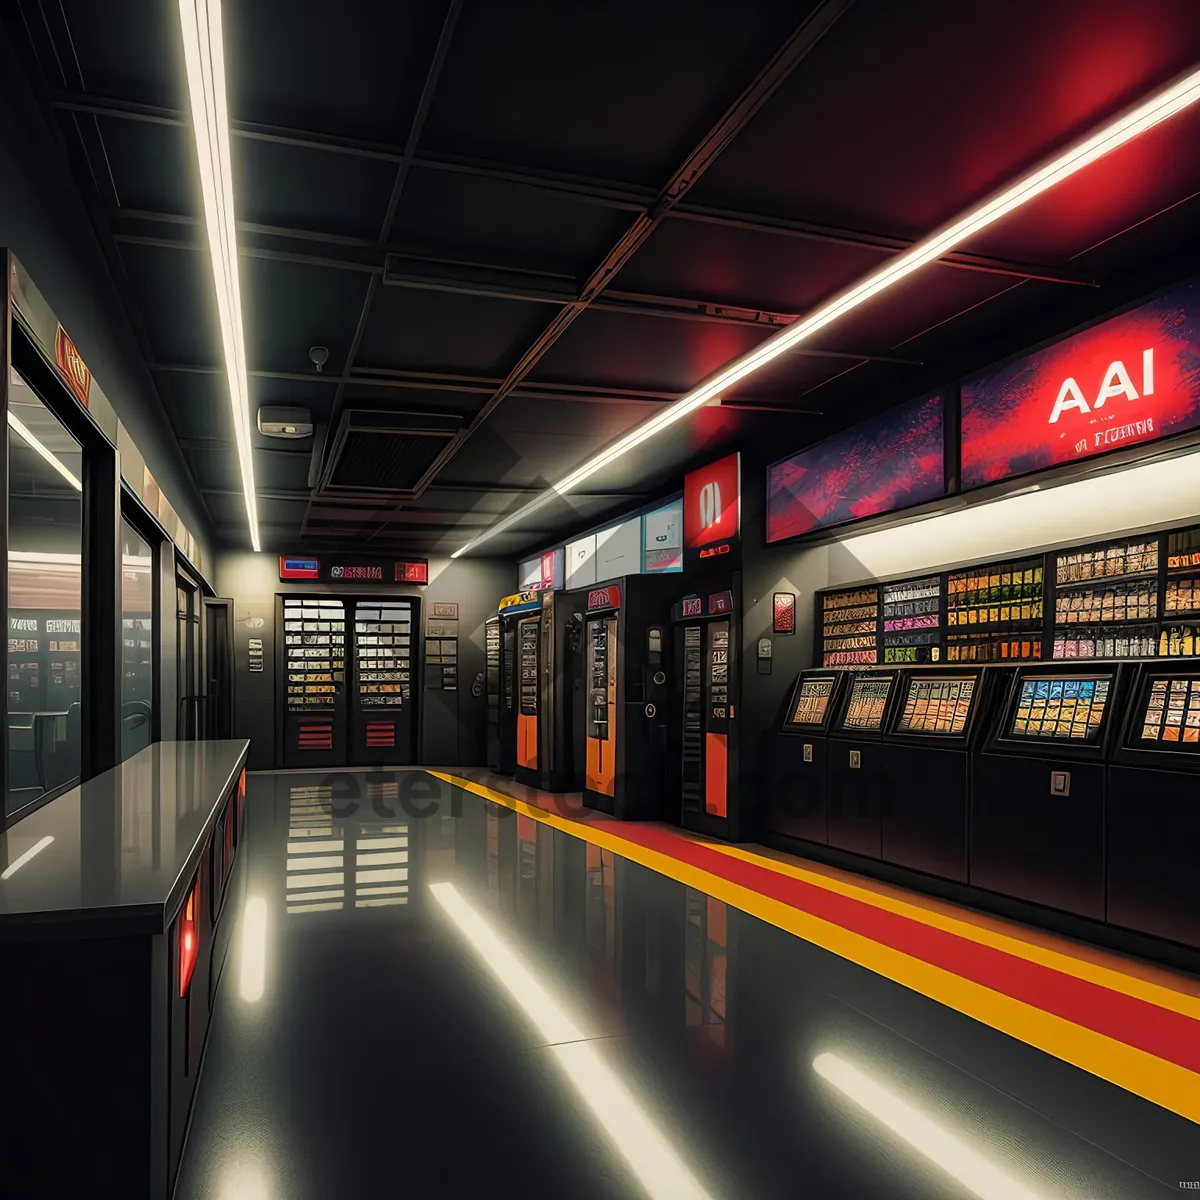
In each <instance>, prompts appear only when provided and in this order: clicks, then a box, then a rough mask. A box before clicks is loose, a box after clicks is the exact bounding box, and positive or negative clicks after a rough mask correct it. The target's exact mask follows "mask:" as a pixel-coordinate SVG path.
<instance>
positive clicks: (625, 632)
mask: <svg viewBox="0 0 1200 1200" xmlns="http://www.w3.org/2000/svg"><path fill="white" fill-rule="evenodd" d="M683 592H684V587H683V586H681V583H680V580H679V578H678V576H653V575H631V576H626V577H624V578H621V579H614V580H610V581H608V582H606V583H603V584H599V585H597V586H595V587H590V588H584V589H580V590H578V591H560V592H550V591H545V592H524V593H518V594H516V595H514V596H510V597H507V598H506V599H505V600H504V601H502V602H501V605H500V609H499V612H498V613H497V615H496V616H494V617H492V618H491V619H490V620H489V621H488V624H487V631H486V652H487V659H486V661H487V672H486V687H487V720H488V737H487V743H488V744H487V763H488V766H489V767H490V768H491V769H492V770H494V771H497V772H498V773H500V774H505V775H512V776H514V777H515V779H516V780H517V782H519V783H523V784H526V785H527V786H530V787H536V788H539V789H542V790H544V791H549V792H576V791H578V792H581V793H582V796H583V801H584V803H585V804H586V805H588V806H589V807H591V808H595V809H598V810H600V811H601V812H606V813H611V814H612V815H614V816H616V817H619V818H623V819H634V820H638V819H662V820H668V821H672V822H675V823H678V824H681V825H682V826H684V827H685V828H688V829H693V830H696V831H698V832H702V833H711V834H714V835H715V836H718V837H734V838H736V837H738V836H740V835H741V830H740V828H739V827H738V821H739V813H738V807H737V805H736V803H735V802H734V801H733V790H734V789H735V788H736V786H737V778H738V761H737V759H738V755H737V736H736V731H737V720H738V706H739V696H738V671H737V646H738V643H739V635H738V627H737V621H738V612H737V607H738V606H737V601H736V597H737V595H738V581H737V576H736V575H733V576H724V577H714V578H712V579H709V580H707V581H705V582H704V583H703V584H702V585H701V586H699V587H697V588H695V589H694V590H692V591H688V592H686V593H685V594H681V593H683Z"/></svg>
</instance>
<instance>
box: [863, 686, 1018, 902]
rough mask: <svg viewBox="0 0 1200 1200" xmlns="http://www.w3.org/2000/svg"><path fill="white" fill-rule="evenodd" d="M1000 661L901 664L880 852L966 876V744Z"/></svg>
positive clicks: (973, 737) (935, 871) (887, 754)
mask: <svg viewBox="0 0 1200 1200" xmlns="http://www.w3.org/2000/svg"><path fill="white" fill-rule="evenodd" d="M1003 672H1004V668H983V667H971V666H964V667H940V668H939V667H912V668H910V669H908V670H906V671H904V672H903V674H902V675H901V677H900V682H899V689H900V690H899V694H898V696H897V700H896V704H895V706H894V708H893V712H892V719H891V722H890V724H889V725H888V727H887V730H886V731H885V733H884V738H883V755H882V761H883V791H882V818H883V819H882V841H881V848H880V852H881V857H882V858H883V860H884V861H885V862H890V863H896V864H898V865H900V866H905V867H911V868H913V869H914V870H917V871H924V872H926V873H927V874H929V875H938V876H941V877H942V878H944V879H953V880H956V881H957V882H959V883H966V882H967V824H968V812H969V797H970V788H971V751H972V750H973V749H975V748H976V746H977V745H978V743H979V741H980V740H981V738H982V736H983V733H984V730H985V728H986V721H985V719H984V717H985V714H986V713H987V712H988V711H989V700H990V697H991V694H992V693H993V691H994V689H995V685H996V683H997V681H998V679H999V678H1000V677H1001V676H1002V674H1003Z"/></svg>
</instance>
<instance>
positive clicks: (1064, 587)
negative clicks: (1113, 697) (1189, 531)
mask: <svg viewBox="0 0 1200 1200" xmlns="http://www.w3.org/2000/svg"><path fill="white" fill-rule="evenodd" d="M1158 566H1159V556H1158V539H1157V538H1154V539H1153V540H1147V539H1135V540H1133V541H1125V542H1114V543H1113V544H1112V545H1109V546H1099V547H1093V548H1091V549H1087V550H1067V551H1064V552H1063V553H1061V554H1057V555H1055V558H1054V651H1053V654H1054V657H1055V658H1059V659H1068V658H1145V657H1152V656H1153V655H1154V654H1155V653H1156V652H1157V650H1158V640H1159V639H1158V628H1157V626H1156V625H1154V624H1153V623H1152V622H1154V621H1155V620H1156V619H1157V618H1158Z"/></svg>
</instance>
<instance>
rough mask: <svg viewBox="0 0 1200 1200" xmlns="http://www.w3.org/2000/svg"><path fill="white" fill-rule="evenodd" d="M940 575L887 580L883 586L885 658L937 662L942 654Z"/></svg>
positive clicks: (896, 660)
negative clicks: (899, 581)
mask: <svg viewBox="0 0 1200 1200" xmlns="http://www.w3.org/2000/svg"><path fill="white" fill-rule="evenodd" d="M941 624H942V582H941V578H940V576H937V575H931V576H929V577H927V578H925V579H910V580H907V581H905V582H903V583H888V584H885V585H884V588H883V661H884V662H885V663H928V662H937V661H938V658H939V656H940V647H939V644H938V643H939V641H940V640H941Z"/></svg>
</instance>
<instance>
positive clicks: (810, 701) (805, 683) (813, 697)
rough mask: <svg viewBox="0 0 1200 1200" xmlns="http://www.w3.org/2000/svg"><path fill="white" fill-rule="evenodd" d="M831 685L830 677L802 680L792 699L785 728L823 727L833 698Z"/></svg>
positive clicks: (832, 682)
mask: <svg viewBox="0 0 1200 1200" xmlns="http://www.w3.org/2000/svg"><path fill="white" fill-rule="evenodd" d="M833 684H834V679H833V676H832V675H825V676H822V677H818V678H815V679H802V680H801V681H800V686H799V687H798V688H797V689H796V693H795V695H794V696H793V698H792V706H791V709H790V710H789V712H788V718H787V722H786V724H787V726H788V727H789V728H803V727H804V726H819V725H823V724H824V723H825V715H826V713H827V712H828V711H829V701H830V698H831V697H832V696H833Z"/></svg>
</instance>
